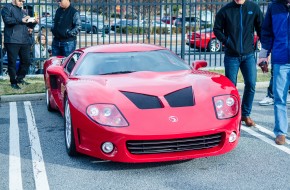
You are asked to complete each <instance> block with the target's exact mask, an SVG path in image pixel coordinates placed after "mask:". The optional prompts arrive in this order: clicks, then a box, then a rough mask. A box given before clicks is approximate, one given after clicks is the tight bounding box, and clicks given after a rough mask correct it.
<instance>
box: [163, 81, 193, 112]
mask: <svg viewBox="0 0 290 190" xmlns="http://www.w3.org/2000/svg"><path fill="white" fill-rule="evenodd" d="M164 98H165V99H166V100H167V102H168V104H169V105H170V106H171V107H186V106H193V105H194V104H195V101H194V96H193V91H192V87H191V86H190V87H187V88H183V89H180V90H177V91H175V92H172V93H169V94H167V95H165V96H164Z"/></svg>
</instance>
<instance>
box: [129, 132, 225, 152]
mask: <svg viewBox="0 0 290 190" xmlns="http://www.w3.org/2000/svg"><path fill="white" fill-rule="evenodd" d="M221 140H222V133H218V134H213V135H208V136H199V137H192V138H185V139H169V140H152V141H127V143H126V144H127V149H128V150H129V152H130V153H131V154H158V153H170V152H181V151H191V150H201V149H208V148H213V147H216V146H218V145H219V144H220V143H221Z"/></svg>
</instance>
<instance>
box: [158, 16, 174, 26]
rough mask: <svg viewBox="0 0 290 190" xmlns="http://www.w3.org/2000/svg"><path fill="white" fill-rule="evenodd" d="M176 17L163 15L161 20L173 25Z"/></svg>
mask: <svg viewBox="0 0 290 190" xmlns="http://www.w3.org/2000/svg"><path fill="white" fill-rule="evenodd" d="M175 19H176V17H175V16H172V17H170V16H165V17H162V19H161V21H162V22H164V23H166V24H171V25H172V24H173V23H174V20H175Z"/></svg>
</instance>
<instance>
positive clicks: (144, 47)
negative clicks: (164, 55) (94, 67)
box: [80, 44, 166, 53]
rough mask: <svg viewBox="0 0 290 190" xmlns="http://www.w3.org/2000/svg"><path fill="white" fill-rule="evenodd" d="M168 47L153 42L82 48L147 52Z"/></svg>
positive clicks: (99, 51) (93, 50)
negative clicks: (152, 43)
mask: <svg viewBox="0 0 290 190" xmlns="http://www.w3.org/2000/svg"><path fill="white" fill-rule="evenodd" d="M164 49H166V48H164V47H161V46H157V45H151V44H105V45H97V46H91V47H87V48H82V49H80V50H81V51H83V52H86V53H89V52H96V53H119V52H120V53H121V52H146V51H156V50H164Z"/></svg>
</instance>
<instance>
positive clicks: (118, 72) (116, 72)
mask: <svg viewBox="0 0 290 190" xmlns="http://www.w3.org/2000/svg"><path fill="white" fill-rule="evenodd" d="M134 72H136V71H115V72H110V73H103V74H100V75H114V74H126V73H134Z"/></svg>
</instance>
